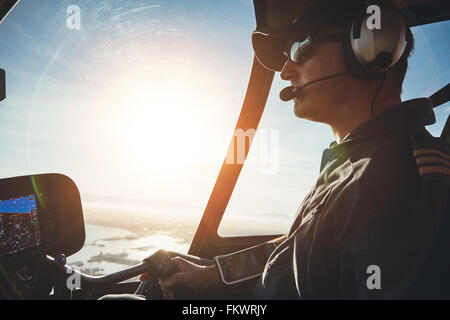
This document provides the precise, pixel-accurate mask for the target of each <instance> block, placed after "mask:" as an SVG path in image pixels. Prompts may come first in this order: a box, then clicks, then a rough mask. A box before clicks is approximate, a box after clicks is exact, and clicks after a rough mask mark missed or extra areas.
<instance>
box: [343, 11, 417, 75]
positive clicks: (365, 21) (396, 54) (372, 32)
mask: <svg viewBox="0 0 450 320" xmlns="http://www.w3.org/2000/svg"><path fill="white" fill-rule="evenodd" d="M368 8H370V6H369V7H368ZM378 8H379V14H378V12H377V10H378ZM372 12H373V15H377V16H372V15H371V14H369V13H367V12H363V13H361V14H360V15H359V16H357V17H356V18H355V19H354V20H353V21H352V23H351V24H349V25H348V26H347V28H346V30H345V33H344V50H345V57H346V60H347V64H348V66H349V68H350V70H351V72H352V73H353V74H354V75H355V76H357V77H358V78H361V79H369V80H370V79H376V78H379V77H381V76H382V75H383V74H385V73H386V72H387V71H388V70H389V69H390V68H391V67H392V66H394V65H395V64H396V63H397V62H398V61H399V60H400V59H401V58H402V57H403V55H404V54H405V49H406V47H407V44H408V40H407V31H406V29H407V27H406V23H405V20H404V19H403V17H402V16H401V14H400V13H399V12H397V11H395V10H394V9H392V8H389V7H377V8H374V11H372ZM373 18H375V19H376V18H380V20H379V22H380V23H379V25H378V26H377V25H376V23H372V21H373V20H372V21H369V19H373ZM377 27H378V29H377Z"/></svg>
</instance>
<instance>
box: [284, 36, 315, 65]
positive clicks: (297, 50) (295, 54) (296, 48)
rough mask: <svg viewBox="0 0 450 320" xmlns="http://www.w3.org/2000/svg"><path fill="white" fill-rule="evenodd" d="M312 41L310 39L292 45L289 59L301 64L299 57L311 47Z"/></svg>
mask: <svg viewBox="0 0 450 320" xmlns="http://www.w3.org/2000/svg"><path fill="white" fill-rule="evenodd" d="M309 43H310V40H309V37H308V38H307V39H305V40H304V41H294V42H293V43H292V44H291V47H290V50H289V58H290V59H291V60H292V61H293V62H295V63H298V62H299V56H300V55H301V53H302V51H303V50H305V48H306V47H307V46H308V45H309Z"/></svg>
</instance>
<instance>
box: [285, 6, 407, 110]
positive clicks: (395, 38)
mask: <svg viewBox="0 0 450 320" xmlns="http://www.w3.org/2000/svg"><path fill="white" fill-rule="evenodd" d="M367 8H369V9H370V8H373V9H374V11H372V14H370V13H368V12H367V11H368V10H367ZM377 11H378V12H377ZM372 15H376V17H375V16H374V18H375V19H379V21H378V22H379V23H372V21H370V20H371V19H373V17H372ZM374 21H375V20H374ZM375 22H376V21H375ZM407 45H408V37H407V27H406V22H405V20H404V18H403V17H402V15H401V14H400V13H399V12H398V11H396V10H395V9H394V8H391V7H388V6H376V8H375V7H374V6H364V12H361V13H360V14H357V15H356V17H355V18H353V19H352V20H351V22H349V23H346V25H345V27H344V39H343V47H344V53H345V54H344V56H345V59H346V62H347V65H348V67H349V69H350V72H342V73H338V74H331V75H327V76H324V77H322V78H319V79H315V80H313V81H310V82H308V83H306V84H305V85H303V86H302V87H300V88H295V87H292V86H291V87H287V88H285V89H283V90H282V91H281V92H280V98H281V100H283V101H289V100H291V99H293V98H294V97H295V95H296V93H297V92H298V91H300V90H303V89H304V88H305V87H308V86H310V85H312V84H314V83H317V82H321V81H325V80H329V79H333V78H337V77H342V76H346V75H354V76H356V77H357V78H360V79H364V80H373V79H377V78H382V82H381V83H380V88H379V90H378V92H377V94H376V95H375V97H374V99H373V101H372V106H371V110H372V113H373V105H374V103H375V99H376V96H377V95H378V94H379V92H380V91H381V88H382V86H383V84H384V80H385V75H386V72H387V71H388V70H389V69H390V68H391V67H393V66H394V65H395V64H396V63H397V62H398V61H399V60H400V59H402V57H403V56H404V55H406V54H407V52H406V47H407ZM405 58H406V57H405Z"/></svg>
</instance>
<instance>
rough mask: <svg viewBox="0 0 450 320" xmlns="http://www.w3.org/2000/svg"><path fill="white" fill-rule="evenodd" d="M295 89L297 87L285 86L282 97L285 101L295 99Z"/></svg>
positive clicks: (281, 93)
mask: <svg viewBox="0 0 450 320" xmlns="http://www.w3.org/2000/svg"><path fill="white" fill-rule="evenodd" d="M294 89H295V87H292V86H291V87H287V88H284V89H283V90H281V92H280V99H281V100H282V101H285V102H286V101H289V100H292V99H294V97H295V92H294Z"/></svg>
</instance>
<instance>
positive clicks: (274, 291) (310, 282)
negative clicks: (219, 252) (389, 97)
mask: <svg viewBox="0 0 450 320" xmlns="http://www.w3.org/2000/svg"><path fill="white" fill-rule="evenodd" d="M426 102H427V101H425V100H422V99H416V100H412V101H410V102H405V103H402V104H401V105H400V106H398V107H395V108H393V109H390V110H389V111H387V112H385V113H383V114H382V115H381V116H379V117H378V118H377V119H372V120H370V121H368V122H366V123H364V124H362V125H360V126H359V127H357V128H356V129H355V130H353V131H352V132H351V133H350V134H349V135H348V136H347V137H346V138H345V139H344V140H343V141H342V142H341V143H339V144H337V143H336V142H334V143H332V144H331V146H330V148H327V149H326V150H325V151H324V152H323V157H322V162H321V168H320V175H319V178H318V179H317V182H316V184H315V185H314V187H313V188H312V190H311V191H310V192H309V193H308V195H307V196H306V198H305V199H304V200H303V202H302V204H301V206H300V208H299V210H298V212H297V216H296V218H295V221H294V223H293V225H292V227H291V229H290V231H289V234H288V238H287V240H286V241H284V242H283V243H282V244H280V245H279V246H278V247H277V249H276V250H275V251H274V252H273V253H272V255H271V257H270V259H269V261H268V263H267V264H266V267H265V270H264V273H263V275H262V278H261V280H260V283H259V284H258V285H257V287H256V290H255V296H256V297H257V298H267V299H277V298H279V299H341V298H343V299H347V298H349V299H353V298H399V297H401V296H402V294H404V292H405V290H406V288H407V287H408V285H409V284H410V283H411V281H412V279H413V278H414V276H415V275H416V273H417V272H418V269H419V268H420V265H421V264H422V261H423V259H422V257H421V249H422V248H421V241H422V240H423V239H421V237H422V234H424V233H422V232H421V231H423V230H422V228H427V222H426V221H427V218H426V217H425V216H423V213H421V212H418V210H416V208H417V207H418V202H419V193H420V192H419V191H420V188H419V187H420V185H419V184H420V176H419V173H418V170H417V167H416V163H415V160H414V157H413V154H412V151H411V146H410V140H409V139H408V135H409V134H410V132H412V130H422V131H423V132H426V131H425V129H424V123H423V119H424V117H426V116H429V112H430V111H431V112H432V109H430V108H429V103H426ZM433 116H434V115H433ZM426 134H428V133H426Z"/></svg>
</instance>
